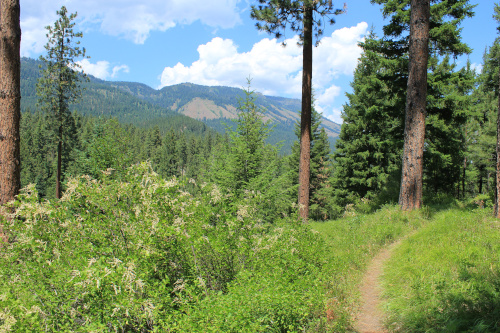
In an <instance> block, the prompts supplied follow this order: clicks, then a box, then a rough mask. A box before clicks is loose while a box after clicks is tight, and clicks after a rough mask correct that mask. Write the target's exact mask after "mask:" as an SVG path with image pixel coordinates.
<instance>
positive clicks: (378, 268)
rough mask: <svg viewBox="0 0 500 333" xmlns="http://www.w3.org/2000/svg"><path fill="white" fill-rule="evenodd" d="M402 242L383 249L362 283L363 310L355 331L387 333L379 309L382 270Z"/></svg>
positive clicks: (368, 269)
mask: <svg viewBox="0 0 500 333" xmlns="http://www.w3.org/2000/svg"><path fill="white" fill-rule="evenodd" d="M400 243H401V240H399V241H397V242H395V243H392V244H391V245H389V246H388V247H386V248H384V249H382V250H381V251H380V252H379V253H378V254H377V255H376V256H375V258H373V260H372V262H371V263H370V265H369V266H368V268H367V270H366V273H365V276H364V278H363V281H362V283H361V290H360V291H361V308H360V311H359V313H358V316H357V319H356V324H355V326H354V327H355V329H356V332H358V333H386V332H387V331H386V330H385V329H384V326H383V325H382V323H383V319H384V316H383V313H382V311H381V310H380V308H379V303H380V291H381V290H380V283H379V278H380V276H381V275H382V268H383V266H384V264H385V262H386V261H387V260H388V259H389V258H390V257H391V253H392V250H393V249H394V248H395V247H397V246H398V245H399V244H400Z"/></svg>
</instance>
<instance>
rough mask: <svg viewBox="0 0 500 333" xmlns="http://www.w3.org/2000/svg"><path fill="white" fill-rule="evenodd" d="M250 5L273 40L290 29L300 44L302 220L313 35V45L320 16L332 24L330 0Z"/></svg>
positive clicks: (275, 0)
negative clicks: (295, 33) (298, 38)
mask: <svg viewBox="0 0 500 333" xmlns="http://www.w3.org/2000/svg"><path fill="white" fill-rule="evenodd" d="M259 4H260V5H259V6H258V7H256V6H252V13H251V17H252V18H254V19H256V20H258V21H260V22H264V23H260V22H258V23H257V28H258V29H260V30H264V31H266V32H268V33H271V34H274V35H275V37H276V38H277V39H279V38H280V37H281V36H282V32H283V31H285V30H286V29H287V28H290V29H291V30H292V31H294V32H298V33H299V36H300V40H301V44H302V62H303V63H302V109H301V110H302V111H301V117H300V162H299V193H298V196H299V198H298V201H299V212H300V217H301V218H302V220H303V221H306V220H307V218H308V216H309V186H310V184H309V178H310V155H311V151H310V149H311V117H312V116H311V114H312V113H311V103H312V59H313V58H312V54H313V35H315V37H316V40H317V41H316V44H317V43H319V38H320V37H321V35H322V34H323V26H324V25H323V18H324V17H326V18H327V19H328V22H329V23H330V24H334V23H335V21H334V19H333V15H338V14H340V13H342V12H343V10H341V9H335V8H334V7H333V3H332V1H331V0H259Z"/></svg>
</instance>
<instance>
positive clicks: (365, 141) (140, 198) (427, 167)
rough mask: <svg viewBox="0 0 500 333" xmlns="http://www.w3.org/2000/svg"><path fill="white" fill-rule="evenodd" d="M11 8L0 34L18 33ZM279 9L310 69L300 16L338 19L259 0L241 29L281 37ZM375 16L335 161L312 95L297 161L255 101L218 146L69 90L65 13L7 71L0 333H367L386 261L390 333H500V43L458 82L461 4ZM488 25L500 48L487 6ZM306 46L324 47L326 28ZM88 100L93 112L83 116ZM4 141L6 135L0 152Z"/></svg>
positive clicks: (201, 127) (468, 8) (219, 131)
mask: <svg viewBox="0 0 500 333" xmlns="http://www.w3.org/2000/svg"><path fill="white" fill-rule="evenodd" d="M418 2H420V3H424V4H425V3H427V5H428V9H429V12H428V15H429V16H428V23H429V24H428V30H429V31H428V40H427V43H425V45H426V47H428V48H427V49H426V50H427V51H426V57H428V60H427V62H426V63H425V64H424V65H425V67H424V71H425V73H426V80H424V81H423V86H424V87H423V88H425V89H426V90H425V91H426V93H425V94H424V95H423V96H424V98H425V99H424V101H423V103H424V117H425V127H424V132H425V133H423V135H424V136H423V137H422V139H424V137H425V141H424V142H423V145H422V149H421V150H422V155H421V157H418V158H417V159H421V164H422V170H421V186H420V187H421V199H420V200H421V202H423V205H422V206H419V203H418V200H419V199H418V198H417V199H416V207H415V209H405V206H404V204H402V203H401V202H402V196H403V195H402V194H401V193H402V192H403V188H404V182H405V180H404V177H405V170H406V169H405V168H406V166H405V163H407V162H406V160H405V158H406V157H407V155H408V153H407V150H406V149H407V145H408V142H407V141H405V140H408V139H407V138H408V136H409V135H408V131H409V130H408V122H409V120H408V118H411V117H409V116H408V114H409V113H408V112H409V111H408V110H409V109H411V107H412V103H409V102H408V101H409V100H410V98H411V97H410V95H411V94H410V91H411V89H412V87H411V85H412V80H411V79H410V77H412V76H413V75H414V73H413V71H411V70H410V69H412V68H414V67H412V66H413V65H414V63H415V62H416V61H415V55H414V53H412V52H414V49H413V48H412V47H411V45H414V44H418V43H413V44H412V43H410V39H411V38H413V37H412V35H411V34H410V25H411V24H410V21H415V20H410V17H412V16H410V15H413V14H412V10H413V11H414V12H416V10H415V9H414V8H415V6H417V5H416V4H415V3H418ZM6 3H7V1H5V0H0V4H1V10H2V15H3V13H9V12H15V10H13V9H9V8H10V7H8V5H7V4H6ZM284 3H288V5H289V6H290V7H287V8H286V9H287V10H288V11H287V13H288V14H289V15H292V14H290V13H295V12H297V13H299V14H297V15H299V16H297V17H299V18H300V20H299V23H300V22H302V23H301V24H302V25H303V26H302V25H301V24H298V25H295V28H296V29H297V30H296V31H299V32H300V33H301V34H302V35H301V37H303V42H304V44H303V48H304V50H306V49H307V47H306V46H307V43H306V42H305V41H306V40H307V38H306V37H307V33H306V32H307V30H308V29H307V28H306V23H307V20H308V18H307V16H308V15H309V14H307V12H301V10H302V9H300V8H306V9H307V8H309V9H310V10H311V14H310V15H313V12H312V11H313V9H314V15H317V16H318V17H322V16H324V15H327V14H330V15H338V14H340V13H342V11H343V10H344V9H338V10H337V9H335V8H334V7H332V2H331V1H330V2H328V1H323V0H320V1H317V2H314V1H313V2H310V1H308V0H303V1H298V0H293V1H274V0H259V1H258V5H255V6H253V7H252V14H251V15H252V18H254V19H256V20H257V21H259V22H261V23H258V25H257V27H258V28H259V29H262V30H264V31H266V32H269V33H271V34H274V33H276V36H278V33H279V32H276V31H279V29H280V28H281V26H280V24H283V23H282V22H284V21H283V20H281V19H278V18H279V15H281V14H282V12H280V8H281V9H282V8H283V7H280V6H279V5H276V4H280V5H283V4H284ZM372 3H377V4H382V5H383V6H384V11H383V14H384V15H385V16H386V17H387V18H388V19H389V20H388V23H387V25H386V26H385V27H384V34H383V36H377V35H376V34H375V32H373V30H372V31H370V32H369V34H368V35H367V36H365V38H364V41H363V42H361V43H360V44H359V45H360V47H361V48H362V55H361V57H360V58H359V59H358V63H357V67H356V69H355V71H354V76H353V80H352V82H351V87H352V92H351V93H348V94H347V97H348V102H347V103H346V104H345V105H344V108H343V110H342V119H343V123H342V125H341V129H340V134H339V137H338V138H337V139H336V141H335V145H334V147H333V149H332V147H331V140H330V139H329V137H328V135H327V133H326V130H325V128H324V127H322V125H321V119H322V115H321V114H320V113H319V112H317V111H316V110H315V100H314V94H313V93H311V89H310V91H309V96H308V98H309V99H308V98H305V99H304V98H303V100H302V102H303V104H302V111H301V114H300V117H298V120H297V122H296V124H294V131H293V133H287V134H286V140H287V141H286V142H289V141H292V140H293V143H292V144H291V145H290V148H289V149H282V148H283V144H284V143H283V141H281V142H280V141H279V140H278V139H275V138H276V136H274V137H273V132H274V131H278V133H280V134H279V135H278V136H279V137H282V136H284V135H285V134H281V133H284V132H286V131H288V129H287V127H286V126H285V125H281V124H275V123H273V122H272V121H271V120H266V118H265V116H264V114H265V112H266V108H265V104H261V103H260V102H259V103H258V102H257V101H258V100H259V98H260V100H262V97H261V96H260V95H259V94H258V93H257V92H255V91H254V90H253V89H252V82H251V79H248V80H247V81H248V82H247V83H248V84H247V87H246V89H243V90H242V91H241V95H240V96H239V98H238V99H237V102H236V103H237V104H238V112H237V117H236V118H235V119H234V120H233V121H228V123H224V124H221V123H220V122H217V121H206V122H201V121H197V120H194V119H191V118H189V117H186V116H183V115H180V114H178V113H176V112H175V111H172V110H171V109H169V108H168V107H167V105H159V104H155V102H154V100H155V98H157V97H155V96H156V95H155V94H153V93H151V94H150V95H148V96H147V94H148V93H149V90H148V89H146V88H145V87H143V86H141V85H138V84H132V83H130V84H127V83H119V84H117V85H121V87H122V88H124V87H125V88H126V89H128V90H130V91H132V90H134V91H140V94H141V95H143V96H146V97H144V98H143V99H142V100H138V99H135V98H132V96H133V95H130V94H127V93H125V92H124V90H126V89H122V90H116V89H112V88H110V86H109V85H105V84H102V83H100V82H99V81H98V80H97V79H95V78H91V79H90V80H89V79H88V77H86V76H85V75H84V74H81V73H80V72H78V71H76V70H75V69H76V65H75V63H74V59H76V58H79V57H85V49H82V48H80V47H79V40H80V39H83V40H84V37H83V34H82V33H79V32H77V29H76V27H75V24H74V22H73V20H74V19H75V17H76V14H68V15H67V12H66V9H65V7H62V8H61V10H60V11H58V12H57V13H58V15H59V20H58V21H57V22H56V24H54V26H53V27H51V26H49V27H47V29H48V36H51V37H50V38H49V42H48V44H47V47H46V49H47V55H45V56H42V57H41V58H40V60H33V59H28V58H23V60H22V62H21V59H20V57H19V58H18V59H19V60H18V62H19V64H20V66H25V67H24V69H23V70H18V75H20V80H19V83H20V85H19V89H20V90H19V91H21V92H23V94H22V101H23V102H22V104H21V103H20V102H19V103H18V110H19V112H20V118H19V140H18V141H19V158H18V160H20V163H18V164H19V165H20V168H19V169H18V173H19V175H18V177H19V186H18V190H17V195H16V196H15V197H14V198H13V200H5V201H0V203H1V204H2V205H1V206H0V207H1V211H0V226H2V229H1V230H0V231H1V232H0V236H2V241H0V260H1V264H0V280H1V282H0V332H358V333H361V332H365V331H363V330H362V329H359V326H358V323H357V317H358V314H359V312H360V311H361V310H360V309H361V306H360V304H361V299H362V296H360V292H359V286H360V284H361V281H362V278H363V274H364V272H365V271H366V270H367V266H368V264H369V263H370V261H371V260H372V258H374V257H375V256H376V254H377V253H378V252H379V251H380V250H381V249H384V248H386V247H387V246H388V245H389V244H392V243H394V242H396V241H397V240H400V242H401V243H400V245H399V246H398V247H397V248H396V249H395V250H394V251H393V253H392V257H391V258H389V259H388V261H387V263H386V264H385V267H386V268H385V271H384V272H385V273H384V275H383V276H381V278H380V279H381V281H382V282H381V283H382V286H383V289H384V294H383V297H382V298H383V300H382V303H383V311H384V318H386V319H385V321H384V323H383V324H384V327H385V328H386V329H387V330H388V331H390V332H500V322H499V321H498V318H500V305H499V302H498V299H499V290H500V289H499V286H500V280H499V276H500V275H499V274H500V266H498V259H499V257H498V254H499V253H500V232H499V230H500V228H499V222H498V221H499V220H498V219H497V218H496V217H497V215H496V214H497V213H498V203H497V200H498V195H497V188H500V187H499V185H498V183H497V179H499V178H498V177H499V176H498V175H499V173H500V170H499V169H498V163H497V159H498V156H497V155H498V154H499V144H498V141H497V138H498V131H499V128H500V127H498V114H499V113H500V111H499V110H500V109H499V105H500V104H499V100H500V96H499V90H500V89H499V86H500V81H499V77H500V62H499V61H498V59H500V37H499V38H497V39H496V40H495V42H494V44H493V45H489V46H488V47H487V48H486V49H485V51H484V55H483V63H482V69H481V70H480V71H478V70H476V69H474V68H473V67H472V65H471V63H470V62H467V64H466V65H465V66H464V67H462V68H459V67H458V66H457V64H456V62H455V61H454V60H455V59H456V57H457V56H461V55H467V54H469V53H470V52H471V51H472V50H471V49H470V48H469V47H468V45H467V44H466V43H465V42H464V41H462V40H461V36H460V28H459V25H460V24H461V23H462V21H466V19H467V18H468V17H471V16H472V15H474V5H472V4H470V3H469V1H468V0H439V1H437V0H436V1H429V0H426V1H425V0H424V1H415V0H412V1H411V4H410V0H372ZM275 5H276V6H275ZM18 7H19V6H18ZM491 12H492V15H493V16H494V17H495V19H496V20H497V22H499V28H498V31H499V33H500V5H498V4H495V5H494V6H493V5H492V8H491ZM311 17H312V16H311ZM314 17H316V16H314ZM5 21H7V20H5ZM312 21H314V20H312ZM314 22H316V21H314ZM2 24H4V23H3V22H2ZM311 24H312V23H311ZM314 24H317V23H314ZM2 27H3V26H2ZM61 27H65V29H66V30H65V31H66V33H67V34H68V35H67V36H65V37H64V38H68V39H67V40H68V41H69V40H71V41H72V42H73V44H71V43H68V44H67V45H65V48H58V47H57V45H60V44H58V43H57V42H55V43H54V44H51V40H52V39H51V38H53V39H54V40H56V41H57V36H58V35H57V33H56V32H57V31H58V29H59V28H61ZM311 27H312V30H314V29H316V30H314V31H315V34H316V35H315V38H318V39H319V38H320V36H321V32H318V29H321V25H319V26H318V25H312V26H311ZM73 29H74V31H73ZM6 30H8V29H4V28H2V29H0V34H1V33H3V32H5V31H6ZM489 33H492V34H493V33H494V32H489ZM0 37H3V35H2V36H0ZM311 41H312V39H311ZM2 43H3V42H2ZM2 43H0V57H4V55H3V54H4V53H2V52H3V51H2V50H4V48H2V45H3V44H2ZM311 44H312V43H311ZM310 46H311V47H312V45H310ZM57 52H59V53H57ZM18 56H19V55H18ZM305 56H306V53H304V57H305ZM61 58H65V59H66V60H67V61H68V63H66V64H63V65H61V64H60V63H59V60H60V59H61ZM4 59H6V58H1V61H2V62H3V63H5V60H4ZM54 59H58V60H57V61H55V60H54ZM23 64H24V65H23ZM35 64H41V66H40V68H38V67H37V66H35ZM0 66H1V65H0ZM2 70H3V71H5V72H7V69H2ZM304 72H306V68H305V67H304ZM305 76H306V75H305ZM305 76H304V77H305ZM54 78H56V79H54ZM57 78H58V79H57ZM61 78H64V80H63V79H61ZM2 80H3V76H2ZM304 80H306V79H304ZM88 81H90V85H89V82H88ZM303 82H305V81H303ZM3 84H4V83H3V82H2V86H0V90H1V91H2V93H3V91H7V90H6V88H5V87H4V86H3ZM421 86H422V84H421ZM34 87H36V88H35V89H34ZM89 87H91V88H89ZM309 88H310V87H309ZM420 88H422V87H420ZM83 89H89V90H90V91H91V93H89V94H88V95H86V96H87V97H86V98H85V99H82V90H83ZM176 89H178V90H173V92H171V93H172V94H173V95H172V96H168V98H170V99H171V100H172V101H174V100H175V101H176V102H175V103H176V104H177V105H178V106H179V105H181V104H182V103H186V101H188V100H189V99H190V98H191V96H189V95H187V93H185V91H183V90H182V87H179V88H176ZM196 89H200V90H203V89H204V88H201V86H200V87H199V88H196ZM211 89H214V90H217V91H218V93H217V94H218V96H219V97H220V101H219V102H217V103H220V104H221V105H222V104H224V103H226V102H225V101H226V100H228V99H233V98H234V95H232V94H230V93H229V90H227V89H229V88H227V89H225V88H224V87H214V88H211ZM96 92H98V93H96ZM176 92H177V93H178V95H176ZM4 95H5V94H4ZM103 95H106V96H108V95H109V96H111V97H110V98H106V99H104V98H102V96H103ZM417 95H418V94H417ZM5 96H6V95H5ZM5 96H3V97H2V103H1V104H2V109H1V111H2V112H4V111H3V110H4V109H5V107H4V106H3V105H6V104H5V103H4V100H6V98H7V97H5ZM109 96H108V97H109ZM420 96H421V95H420ZM265 100H266V101H267V102H266V103H272V102H273V103H280V102H282V101H280V100H279V99H278V98H275V100H272V99H271V98H269V97H267V99H265ZM304 101H306V104H307V107H308V108H309V109H310V110H309V111H310V119H308V121H310V126H309V131H310V135H309V134H307V133H308V130H307V128H306V129H304V128H305V127H304V119H305V118H304V115H305V114H306V115H307V113H308V109H307V108H304ZM233 102H234V101H233ZM110 103H112V105H111V104H110ZM217 103H216V104H217ZM414 104H415V105H416V104H418V103H416V102H415V103H414ZM169 105H170V104H169ZM268 105H271V104H268ZM273 105H274V104H273ZM81 110H94V111H93V112H92V113H90V112H82V111H81ZM99 110H101V111H99ZM405 110H406V111H405ZM144 115H147V116H144ZM1 117H3V118H0V119H1V120H2V122H3V123H6V120H7V119H9V118H8V117H7V116H3V115H2V116H1ZM211 126H212V127H211ZM415 126H416V125H415ZM410 127H411V126H410ZM5 131H6V130H5V129H4V128H3V127H1V126H0V136H2V137H1V138H0V144H4V141H7V140H4V138H3V134H2V133H7V132H5ZM304 133H306V134H307V135H309V137H308V141H304V140H305V139H304V138H305V136H304ZM304 142H306V143H307V147H308V150H309V153H308V154H309V156H308V161H309V163H310V164H309V165H308V167H307V168H308V169H309V171H308V172H307V174H306V176H308V177H307V178H308V179H307V182H306V185H307V193H308V196H307V201H306V206H307V210H306V212H307V216H306V219H304V218H303V214H304V203H303V201H301V193H302V191H303V189H302V187H301V186H303V180H302V178H301V175H302V172H303V169H304V165H303V164H302V163H303V154H304V148H303V146H304ZM3 147H4V146H0V148H2V149H4V148H3ZM5 151H7V150H5ZM5 156H7V155H0V162H1V163H0V166H2V167H3V166H4V164H6V163H4V162H3V161H6V160H7V157H5ZM9 156H10V155H9ZM5 170H6V169H1V170H0V171H1V173H2V174H1V176H2V178H0V180H1V182H0V190H1V191H0V193H1V194H2V195H4V193H7V190H8V186H7V180H6V179H8V178H7V177H6V176H5V174H6V171H5ZM9 179H10V178H9ZM417 185H418V184H417ZM417 185H415V186H417ZM417 187H418V186H417ZM1 199H2V200H4V199H3V197H2V198H1ZM403 201H404V200H403ZM366 332H368V331H366Z"/></svg>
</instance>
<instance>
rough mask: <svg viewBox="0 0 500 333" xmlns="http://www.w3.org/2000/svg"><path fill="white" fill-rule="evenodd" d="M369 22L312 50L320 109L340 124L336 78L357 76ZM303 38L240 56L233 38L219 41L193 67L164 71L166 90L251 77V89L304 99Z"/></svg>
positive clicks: (262, 44)
mask: <svg viewBox="0 0 500 333" xmlns="http://www.w3.org/2000/svg"><path fill="white" fill-rule="evenodd" d="M367 29H368V24H367V23H365V22H362V23H359V24H358V25H356V26H353V27H350V28H342V29H338V30H335V31H334V32H333V33H332V34H331V35H329V36H325V37H323V38H322V40H321V43H320V45H319V46H318V47H317V48H315V49H314V50H313V86H314V89H315V93H316V98H317V109H318V110H320V111H323V113H324V115H325V116H332V117H334V119H336V120H337V121H339V120H340V119H341V118H340V111H339V110H338V108H334V104H335V97H337V96H339V95H340V94H341V93H342V91H341V88H340V87H338V86H336V85H335V79H337V78H339V77H341V76H352V74H353V71H354V69H355V67H356V65H357V59H358V58H359V56H360V54H361V49H360V48H359V47H358V42H360V41H362V40H363V36H364V35H365V34H366V32H367ZM297 41H298V37H297V36H295V37H293V38H291V39H288V40H286V41H285V42H286V44H287V45H288V46H287V47H283V46H281V41H278V40H276V39H269V38H264V39H262V40H261V41H259V42H258V43H256V44H254V45H253V47H252V49H251V50H250V51H248V52H238V46H237V45H235V43H234V42H233V41H232V40H230V39H222V38H220V37H216V38H214V39H212V40H211V41H210V42H208V43H206V44H203V45H200V46H199V47H198V54H199V58H198V60H196V61H195V62H193V63H192V64H189V65H185V64H182V63H178V64H177V65H175V66H173V67H165V69H164V70H163V72H162V74H161V76H160V81H161V85H160V88H161V87H164V86H168V85H173V84H178V83H183V82H192V83H196V84H203V85H224V86H232V87H241V86H242V85H243V83H244V82H245V78H246V77H248V76H249V75H250V76H251V77H252V78H253V81H252V88H254V89H256V90H257V91H259V92H262V93H264V94H269V95H279V96H288V97H295V98H300V97H301V91H302V49H301V48H300V47H298V46H297Z"/></svg>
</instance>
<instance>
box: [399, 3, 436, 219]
mask: <svg viewBox="0 0 500 333" xmlns="http://www.w3.org/2000/svg"><path fill="white" fill-rule="evenodd" d="M429 18H430V0H411V16H410V49H409V52H410V64H409V70H408V72H409V73H408V90H407V95H406V110H405V135H404V137H405V142H404V153H403V168H402V177H401V190H400V192H399V205H400V206H401V209H403V210H413V209H419V208H420V207H421V206H422V181H423V156H424V140H425V116H426V108H425V107H426V98H427V59H428V56H429Z"/></svg>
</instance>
